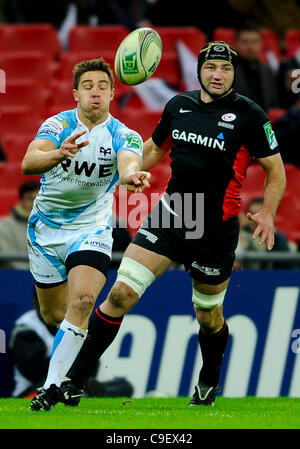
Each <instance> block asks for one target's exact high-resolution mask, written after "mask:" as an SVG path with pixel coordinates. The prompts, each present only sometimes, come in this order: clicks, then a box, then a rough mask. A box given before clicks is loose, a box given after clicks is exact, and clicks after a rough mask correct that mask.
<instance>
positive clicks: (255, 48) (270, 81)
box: [234, 25, 279, 112]
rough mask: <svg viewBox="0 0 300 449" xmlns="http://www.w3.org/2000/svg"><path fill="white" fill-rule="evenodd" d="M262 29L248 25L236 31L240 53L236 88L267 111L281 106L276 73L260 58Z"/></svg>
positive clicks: (239, 92)
mask: <svg viewBox="0 0 300 449" xmlns="http://www.w3.org/2000/svg"><path fill="white" fill-rule="evenodd" d="M261 46H262V42H261V34H260V29H259V28H258V27H256V26H254V25H250V26H247V27H245V28H242V29H240V30H237V33H236V49H237V51H238V54H239V60H238V68H237V71H236V78H235V84H234V88H235V90H236V92H237V93H238V94H241V95H245V96H246V97H249V98H251V100H253V101H255V102H256V103H257V104H259V105H260V106H261V107H262V108H263V109H264V111H265V112H267V111H268V109H270V108H276V107H278V106H279V101H278V93H277V84H276V75H275V73H274V72H273V70H272V69H271V67H270V66H269V65H268V64H266V63H264V62H262V61H261V60H260V53H261Z"/></svg>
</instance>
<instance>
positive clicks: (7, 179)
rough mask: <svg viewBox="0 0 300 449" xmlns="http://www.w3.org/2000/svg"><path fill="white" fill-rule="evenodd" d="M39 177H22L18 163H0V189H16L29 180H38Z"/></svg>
mask: <svg viewBox="0 0 300 449" xmlns="http://www.w3.org/2000/svg"><path fill="white" fill-rule="evenodd" d="M40 178H41V177H40V176H39V175H23V173H22V171H21V163H20V162H0V189H5V188H7V187H8V188H9V189H16V188H18V187H20V185H21V184H23V183H24V182H27V181H31V180H37V181H39V180H40Z"/></svg>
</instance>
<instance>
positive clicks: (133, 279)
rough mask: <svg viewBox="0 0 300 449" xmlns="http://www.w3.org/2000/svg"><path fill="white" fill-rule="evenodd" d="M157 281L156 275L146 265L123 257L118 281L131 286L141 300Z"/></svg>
mask: <svg viewBox="0 0 300 449" xmlns="http://www.w3.org/2000/svg"><path fill="white" fill-rule="evenodd" d="M155 279H156V277H155V275H154V274H153V273H152V271H151V270H149V268H147V267H145V265H143V264H141V263H140V262H137V261H136V260H134V259H131V258H130V257H123V259H122V262H121V264H120V267H119V269H118V276H117V281H121V282H124V283H125V284H127V285H129V287H131V288H132V289H133V290H134V291H135V292H136V293H137V294H138V296H139V298H140V297H141V296H142V294H143V293H144V292H145V290H146V289H147V288H148V287H149V286H150V285H151V284H152V282H153V281H155Z"/></svg>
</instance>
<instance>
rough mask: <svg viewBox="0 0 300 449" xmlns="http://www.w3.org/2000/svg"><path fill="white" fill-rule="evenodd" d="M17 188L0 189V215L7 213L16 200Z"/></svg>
mask: <svg viewBox="0 0 300 449" xmlns="http://www.w3.org/2000/svg"><path fill="white" fill-rule="evenodd" d="M18 199H19V198H18V189H17V188H14V189H10V188H2V189H0V217H2V216H4V215H9V214H10V212H11V209H12V207H13V206H14V205H15V204H16V203H17V202H18Z"/></svg>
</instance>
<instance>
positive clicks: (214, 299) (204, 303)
mask: <svg viewBox="0 0 300 449" xmlns="http://www.w3.org/2000/svg"><path fill="white" fill-rule="evenodd" d="M226 290H227V289H226V288H225V290H223V291H221V292H220V293H217V294H216V295H204V294H203V293H200V292H198V291H197V290H196V289H194V288H193V298H192V301H193V303H194V304H195V306H196V307H198V308H199V309H203V310H211V309H215V308H216V307H219V306H220V305H221V304H223V301H224V297H225V293H226Z"/></svg>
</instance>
